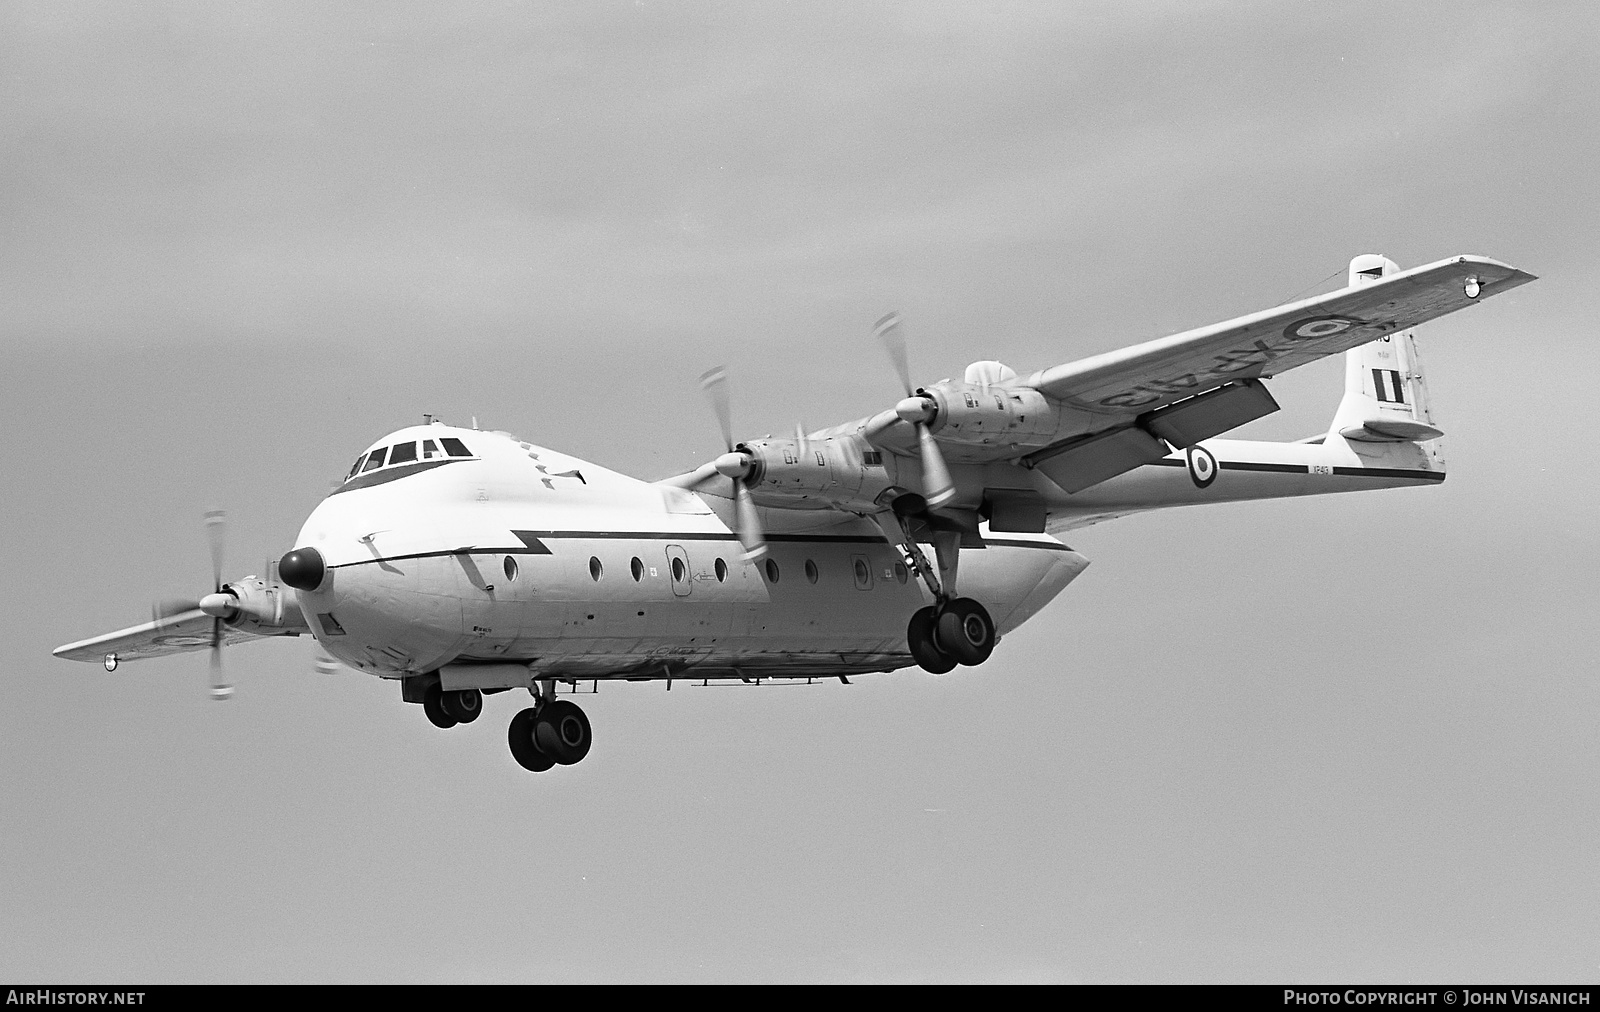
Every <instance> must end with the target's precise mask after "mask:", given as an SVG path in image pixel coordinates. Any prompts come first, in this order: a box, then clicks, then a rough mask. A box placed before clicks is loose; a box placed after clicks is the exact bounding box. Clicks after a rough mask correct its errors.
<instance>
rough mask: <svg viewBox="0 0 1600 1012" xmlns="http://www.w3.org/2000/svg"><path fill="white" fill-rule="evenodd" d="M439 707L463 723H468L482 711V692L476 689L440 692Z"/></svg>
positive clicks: (475, 718)
mask: <svg viewBox="0 0 1600 1012" xmlns="http://www.w3.org/2000/svg"><path fill="white" fill-rule="evenodd" d="M439 704H440V708H441V709H443V710H444V712H445V713H447V714H449V715H450V716H452V717H454V718H455V719H456V720H458V721H460V722H461V723H463V724H470V723H472V722H473V721H475V720H477V719H478V714H480V713H482V712H483V693H481V692H479V691H478V690H477V689H457V690H455V691H454V692H446V693H442V694H441V695H440V698H439Z"/></svg>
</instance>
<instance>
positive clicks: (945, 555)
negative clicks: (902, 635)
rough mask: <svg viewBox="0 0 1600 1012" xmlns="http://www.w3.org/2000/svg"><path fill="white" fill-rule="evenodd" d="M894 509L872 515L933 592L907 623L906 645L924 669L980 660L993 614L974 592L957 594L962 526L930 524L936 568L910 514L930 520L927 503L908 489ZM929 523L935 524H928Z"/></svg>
mask: <svg viewBox="0 0 1600 1012" xmlns="http://www.w3.org/2000/svg"><path fill="white" fill-rule="evenodd" d="M891 505H892V507H893V509H892V510H891V511H889V512H885V513H879V514H877V515H876V516H874V517H873V519H874V520H876V521H877V522H878V524H879V526H880V527H881V528H882V529H883V533H884V536H885V537H887V538H888V539H889V542H890V543H891V544H894V545H897V546H898V547H899V549H900V553H901V556H902V557H903V558H904V560H905V563H906V565H907V566H909V567H911V570H912V572H914V573H916V574H917V579H919V580H921V581H922V583H923V585H924V586H926V587H927V588H928V593H929V594H932V595H933V600H934V602H935V603H934V604H931V605H929V606H928V607H926V608H920V609H918V610H917V612H916V613H915V614H913V615H912V616H911V622H910V624H909V625H907V626H906V645H907V646H909V647H910V648H911V657H912V659H913V660H915V661H916V662H917V663H918V664H919V665H921V667H922V668H923V670H925V671H931V672H932V673H933V674H936V675H942V674H944V673H945V672H946V671H949V670H950V669H952V668H954V667H955V666H956V665H957V664H982V663H983V662H984V661H986V660H988V659H989V655H990V654H992V653H994V644H995V633H994V619H992V618H990V617H989V610H988V609H987V608H985V607H984V606H983V605H981V604H979V603H978V602H977V601H974V600H973V599H972V598H970V597H957V596H956V568H957V566H958V564H959V563H960V560H961V532H960V531H959V530H951V529H949V528H939V527H934V528H932V540H933V550H934V553H935V555H936V556H937V557H938V562H939V572H938V573H937V574H935V572H934V568H933V566H932V565H931V564H930V563H929V562H928V557H927V556H926V555H923V554H922V549H921V547H920V546H918V544H917V542H916V540H915V539H914V538H912V536H911V532H910V531H909V530H908V529H907V528H906V522H907V518H908V517H910V518H916V517H922V518H923V520H924V521H925V522H926V520H927V504H926V503H925V502H924V500H923V498H922V497H921V496H919V495H916V494H912V493H908V494H904V495H901V496H899V497H897V498H896V499H895V500H894V501H893V502H892V504H891ZM930 526H931V525H930Z"/></svg>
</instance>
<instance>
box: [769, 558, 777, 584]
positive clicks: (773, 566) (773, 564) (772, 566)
mask: <svg viewBox="0 0 1600 1012" xmlns="http://www.w3.org/2000/svg"><path fill="white" fill-rule="evenodd" d="M767 579H768V580H769V581H771V582H773V583H777V582H778V563H777V560H775V559H768V560H767Z"/></svg>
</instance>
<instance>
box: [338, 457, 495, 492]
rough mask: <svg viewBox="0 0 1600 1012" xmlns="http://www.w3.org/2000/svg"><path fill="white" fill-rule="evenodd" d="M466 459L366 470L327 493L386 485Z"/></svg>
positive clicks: (448, 459)
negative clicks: (364, 472)
mask: <svg viewBox="0 0 1600 1012" xmlns="http://www.w3.org/2000/svg"><path fill="white" fill-rule="evenodd" d="M467 459H468V458H466V457H456V458H450V457H446V458H444V459H443V460H424V461H419V462H418V463H415V464H407V465H405V466H404V467H390V468H382V469H380V470H377V471H368V472H367V473H366V474H362V475H357V476H356V477H354V478H351V479H350V480H349V481H347V482H345V483H344V484H343V485H340V486H339V487H338V488H336V489H334V490H333V491H332V492H329V493H328V495H330V496H335V495H338V494H339V493H340V492H354V491H355V490H356V489H358V488H371V487H372V486H374V485H386V484H388V483H389V482H391V481H395V480H397V479H400V478H409V477H411V476H412V475H414V474H420V473H422V472H423V471H431V470H433V469H434V468H436V467H439V466H441V465H444V464H454V463H457V462H458V461H464V460H467Z"/></svg>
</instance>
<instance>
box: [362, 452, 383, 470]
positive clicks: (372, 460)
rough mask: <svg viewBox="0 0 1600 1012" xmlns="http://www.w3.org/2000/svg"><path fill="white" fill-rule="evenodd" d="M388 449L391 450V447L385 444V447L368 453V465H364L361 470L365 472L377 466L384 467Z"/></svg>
mask: <svg viewBox="0 0 1600 1012" xmlns="http://www.w3.org/2000/svg"><path fill="white" fill-rule="evenodd" d="M388 451H389V448H388V447H387V446H383V447H379V448H378V449H376V450H373V451H372V452H371V453H369V454H367V466H366V467H363V468H362V469H361V470H362V471H363V472H365V471H370V470H372V469H373V468H375V467H382V466H383V455H384V454H385V453H387V452H388Z"/></svg>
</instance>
